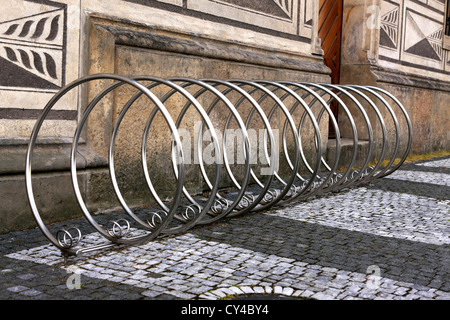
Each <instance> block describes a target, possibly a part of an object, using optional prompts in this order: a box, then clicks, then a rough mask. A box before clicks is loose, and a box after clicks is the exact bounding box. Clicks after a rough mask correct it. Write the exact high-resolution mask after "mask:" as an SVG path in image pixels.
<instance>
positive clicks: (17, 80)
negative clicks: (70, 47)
mask: <svg viewBox="0 0 450 320" xmlns="http://www.w3.org/2000/svg"><path fill="white" fill-rule="evenodd" d="M25 1H28V2H31V3H36V5H35V6H33V5H31V8H34V9H35V11H34V12H27V13H26V14H25V15H23V16H19V17H15V18H14V19H10V20H7V21H1V20H0V68H1V70H2V72H0V87H2V88H3V89H8V88H10V89H13V88H14V90H21V89H24V90H27V91H30V90H33V89H36V90H37V91H40V90H47V91H48V90H57V89H58V88H60V87H62V86H63V85H64V81H65V79H64V78H65V74H64V73H65V66H64V60H65V28H66V26H65V20H66V18H65V14H66V12H65V10H66V6H65V5H62V4H59V3H55V2H50V1H45V0H42V1H31V0H25ZM39 4H45V8H46V9H47V10H45V11H41V7H39ZM19 14H20V13H19ZM16 15H17V13H16Z"/></svg>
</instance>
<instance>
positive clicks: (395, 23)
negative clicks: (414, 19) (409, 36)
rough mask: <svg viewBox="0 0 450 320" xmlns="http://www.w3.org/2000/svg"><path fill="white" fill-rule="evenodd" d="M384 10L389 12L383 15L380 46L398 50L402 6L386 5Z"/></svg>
mask: <svg viewBox="0 0 450 320" xmlns="http://www.w3.org/2000/svg"><path fill="white" fill-rule="evenodd" d="M384 8H385V10H386V11H387V12H386V13H384V14H383V13H382V15H381V23H380V46H383V47H387V48H391V49H397V46H398V40H399V33H400V30H399V26H400V24H399V21H400V6H399V5H398V4H391V3H386V5H385V6H384Z"/></svg>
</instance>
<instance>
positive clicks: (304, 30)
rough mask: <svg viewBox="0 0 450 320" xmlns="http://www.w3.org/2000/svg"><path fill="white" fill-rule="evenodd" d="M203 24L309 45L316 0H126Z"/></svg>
mask: <svg viewBox="0 0 450 320" xmlns="http://www.w3.org/2000/svg"><path fill="white" fill-rule="evenodd" d="M125 1H127V2H133V3H137V4H140V5H145V6H151V7H157V8H160V9H163V10H167V11H172V12H176V13H179V14H183V15H188V16H194V17H197V18H200V19H203V20H205V21H213V22H216V23H217V22H218V23H221V24H224V25H230V26H237V27H239V28H244V29H250V30H254V31H257V32H263V33H270V34H271V35H275V36H279V37H285V38H292V39H296V40H299V41H303V42H310V39H311V36H312V33H311V27H312V5H313V2H314V1H315V0H258V1H248V0H125Z"/></svg>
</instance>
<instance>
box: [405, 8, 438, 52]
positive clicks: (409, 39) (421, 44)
mask: <svg viewBox="0 0 450 320" xmlns="http://www.w3.org/2000/svg"><path fill="white" fill-rule="evenodd" d="M405 30H406V31H407V32H408V33H407V36H406V37H405V48H404V50H405V52H407V53H410V54H414V55H417V56H420V57H423V58H429V59H433V60H437V61H442V58H443V56H442V41H443V25H442V23H438V22H436V21H433V20H431V19H429V18H428V17H427V16H425V15H422V14H419V13H417V12H413V11H410V10H407V11H406V21H405Z"/></svg>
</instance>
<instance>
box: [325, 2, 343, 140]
mask: <svg viewBox="0 0 450 320" xmlns="http://www.w3.org/2000/svg"><path fill="white" fill-rule="evenodd" d="M343 2H344V0H319V8H320V10H319V38H320V39H321V40H322V50H323V51H324V63H325V65H326V66H327V67H329V68H330V69H331V83H333V84H338V83H339V78H340V66H341V61H340V60H341V37H342V12H343ZM330 107H331V109H332V110H333V113H334V115H335V116H336V119H337V115H338V112H337V108H338V104H337V103H332V104H331V106H330ZM329 131H330V133H329V137H330V138H335V136H336V134H335V130H334V127H333V125H331V124H330V130H329Z"/></svg>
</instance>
